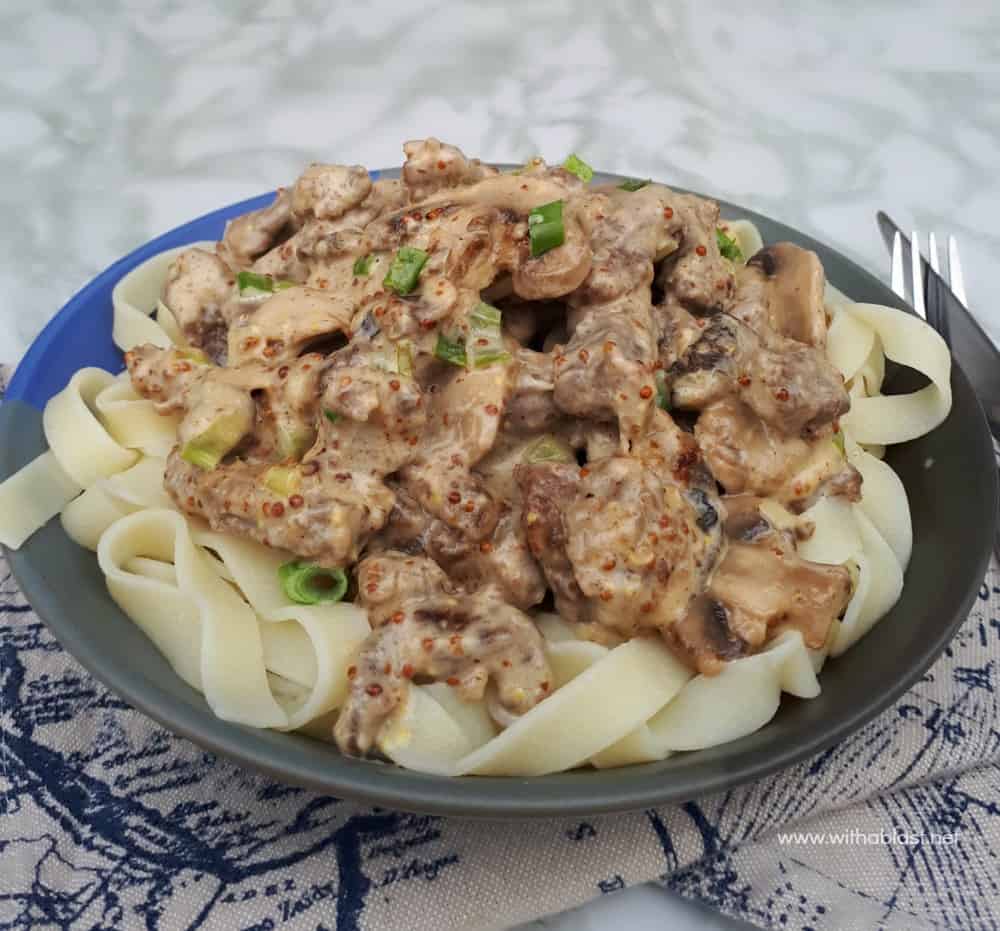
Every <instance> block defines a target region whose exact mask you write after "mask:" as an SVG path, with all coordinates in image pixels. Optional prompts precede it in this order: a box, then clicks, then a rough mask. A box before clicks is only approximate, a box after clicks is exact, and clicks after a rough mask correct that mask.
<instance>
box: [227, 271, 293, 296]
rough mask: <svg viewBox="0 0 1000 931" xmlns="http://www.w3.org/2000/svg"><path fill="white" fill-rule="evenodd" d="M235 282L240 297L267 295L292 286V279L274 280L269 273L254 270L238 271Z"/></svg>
mask: <svg viewBox="0 0 1000 931" xmlns="http://www.w3.org/2000/svg"><path fill="white" fill-rule="evenodd" d="M236 284H237V287H239V289H240V297H242V298H259V297H267V296H268V295H271V294H274V292H275V291H284V290H286V289H287V288H294V287H295V282H294V281H275V280H274V279H273V278H272V277H271V276H270V275H258V274H257V273H256V272H240V273H239V274H238V275H237V276H236Z"/></svg>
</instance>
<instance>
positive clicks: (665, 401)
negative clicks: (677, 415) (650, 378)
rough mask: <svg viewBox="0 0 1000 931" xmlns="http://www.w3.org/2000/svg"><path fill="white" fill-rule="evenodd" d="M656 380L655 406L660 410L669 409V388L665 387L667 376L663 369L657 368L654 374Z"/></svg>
mask: <svg viewBox="0 0 1000 931" xmlns="http://www.w3.org/2000/svg"><path fill="white" fill-rule="evenodd" d="M654 380H655V381H656V406H657V407H658V408H660V410H664V411H668V410H670V390H669V389H668V388H667V376H666V373H665V372H664V371H663V369H657V370H656V375H655V376H654Z"/></svg>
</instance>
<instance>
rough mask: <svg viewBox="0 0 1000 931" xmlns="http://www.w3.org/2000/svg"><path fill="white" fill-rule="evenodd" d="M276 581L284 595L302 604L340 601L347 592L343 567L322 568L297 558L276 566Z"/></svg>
mask: <svg viewBox="0 0 1000 931" xmlns="http://www.w3.org/2000/svg"><path fill="white" fill-rule="evenodd" d="M278 581H279V582H281V587H282V589H283V590H284V592H285V595H287V596H288V598H290V599H291V600H292V601H295V602H297V603H298V604H302V605H315V604H320V603H321V602H324V601H340V599H341V598H343V597H344V595H345V594H347V574H346V573H345V572H344V570H343V569H324V568H323V567H322V566H314V565H312V564H311V563H307V562H301V561H300V560H298V559H293V560H292V561H291V562H286V563H284V564H283V565H281V566H279V567H278Z"/></svg>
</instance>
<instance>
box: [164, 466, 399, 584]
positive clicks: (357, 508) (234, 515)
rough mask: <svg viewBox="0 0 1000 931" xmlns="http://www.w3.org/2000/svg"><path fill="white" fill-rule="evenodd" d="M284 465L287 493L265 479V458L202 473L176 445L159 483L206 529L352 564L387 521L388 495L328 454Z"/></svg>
mask: <svg viewBox="0 0 1000 931" xmlns="http://www.w3.org/2000/svg"><path fill="white" fill-rule="evenodd" d="M283 468H286V469H288V470H289V471H290V472H292V473H293V475H294V478H292V479H290V480H289V482H290V484H289V487H293V488H295V489H296V490H295V491H294V492H292V493H291V494H286V493H285V492H277V491H274V490H272V489H271V488H270V487H268V486H267V485H266V484H265V482H266V480H267V475H268V472H269V470H270V469H271V466H270V465H269V464H268V463H266V462H247V461H244V460H240V459H237V460H234V461H233V462H230V463H226V464H223V465H220V466H218V467H217V468H215V469H212V470H211V471H205V470H203V469H200V468H198V467H197V466H195V465H191V464H190V463H188V462H185V461H184V460H183V459H181V457H180V454H179V452H178V451H177V450H176V449H175V450H174V451H173V452H172V453H171V454H170V456H169V457H168V458H167V468H166V473H165V479H164V484H165V486H166V489H167V492H168V493H169V494H170V496H171V497H172V498H173V499H174V501H176V502H177V505H178V507H180V508H181V510H183V511H185V512H186V513H188V514H196V515H198V516H199V517H204V518H205V519H206V520H208V522H209V524H210V525H211V527H212V529H213V530H221V531H223V532H228V533H235V534H239V535H241V536H246V537H250V538H251V539H253V540H258V541H259V542H261V543H264V544H266V545H267V546H275V547H279V548H281V549H287V550H291V551H292V552H293V553H296V554H298V555H300V556H304V557H306V558H308V559H311V560H313V561H314V562H316V563H318V564H320V565H324V566H348V565H350V564H351V563H353V562H354V561H355V560H356V559H357V558H358V556H359V555H360V551H361V548H362V547H363V546H364V544H365V541H366V540H367V539H368V537H369V536H370V535H371V534H372V533H373V532H374V531H376V530H378V529H379V528H380V527H381V526H382V525H383V524H384V523H385V522H386V520H387V519H388V517H389V512H390V510H391V509H392V504H393V496H392V493H391V492H390V491H389V489H388V488H386V487H385V485H384V484H383V483H382V481H381V480H380V479H379V477H378V476H375V475H372V474H371V473H370V472H368V471H367V470H363V469H348V467H346V466H341V465H340V464H338V463H337V462H336V460H335V459H334V457H331V456H328V455H319V456H315V457H312V458H309V459H307V460H306V461H304V462H302V463H301V464H299V465H294V466H289V467H283ZM314 469H315V470H316V471H313V470H314Z"/></svg>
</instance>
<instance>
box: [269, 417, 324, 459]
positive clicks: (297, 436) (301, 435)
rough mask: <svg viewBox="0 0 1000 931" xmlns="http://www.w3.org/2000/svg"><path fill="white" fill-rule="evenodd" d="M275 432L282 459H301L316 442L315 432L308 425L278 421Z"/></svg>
mask: <svg viewBox="0 0 1000 931" xmlns="http://www.w3.org/2000/svg"><path fill="white" fill-rule="evenodd" d="M277 433H278V452H279V453H281V458H282V459H301V458H302V457H303V455H305V453H306V452H307V451H308V449H309V447H310V446H312V444H313V443H315V442H316V434H315V432H314V431H313V430H312V428H310V427H303V426H298V425H286V424H282V423H279V424H278V429H277Z"/></svg>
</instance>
